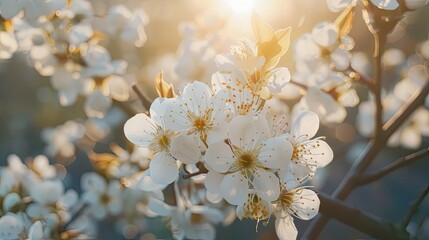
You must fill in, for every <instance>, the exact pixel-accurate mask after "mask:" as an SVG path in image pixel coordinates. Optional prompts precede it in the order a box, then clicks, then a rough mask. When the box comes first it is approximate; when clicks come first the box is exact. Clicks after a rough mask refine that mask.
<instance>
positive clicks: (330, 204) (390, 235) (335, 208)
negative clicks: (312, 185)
mask: <svg viewBox="0 0 429 240" xmlns="http://www.w3.org/2000/svg"><path fill="white" fill-rule="evenodd" d="M318 196H319V199H320V209H319V211H320V212H321V213H323V214H325V215H328V216H329V217H332V218H334V219H337V220H338V221H340V222H342V223H344V224H347V225H348V226H350V227H353V228H354V229H357V230H359V231H361V232H363V233H366V234H368V235H370V236H373V237H376V238H379V239H408V238H409V233H408V232H407V231H405V229H403V228H401V227H398V226H395V225H394V224H392V223H390V222H388V221H386V220H385V219H381V218H379V217H376V216H373V215H370V214H369V213H365V212H362V211H361V210H359V209H357V208H353V207H350V206H348V205H346V204H345V203H344V202H342V201H340V200H337V199H334V198H331V197H329V196H327V195H325V194H323V193H319V195H318Z"/></svg>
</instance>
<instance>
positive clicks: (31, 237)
mask: <svg viewBox="0 0 429 240" xmlns="http://www.w3.org/2000/svg"><path fill="white" fill-rule="evenodd" d="M28 240H43V228H42V223H41V222H40V221H37V222H35V223H33V224H32V225H31V227H30V230H29V231H28Z"/></svg>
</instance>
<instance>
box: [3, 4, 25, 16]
mask: <svg viewBox="0 0 429 240" xmlns="http://www.w3.org/2000/svg"><path fill="white" fill-rule="evenodd" d="M26 3H27V0H15V1H1V4H0V12H1V16H2V17H3V18H5V19H11V18H13V17H14V16H15V15H17V14H18V13H19V12H20V11H21V10H22V9H23V8H24V6H25V4H26Z"/></svg>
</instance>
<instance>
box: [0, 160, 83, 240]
mask: <svg viewBox="0 0 429 240" xmlns="http://www.w3.org/2000/svg"><path fill="white" fill-rule="evenodd" d="M7 161H8V166H7V167H1V168H0V199H1V200H2V209H1V213H2V214H1V215H2V217H1V218H0V238H1V239H31V240H42V239H58V238H61V239H81V238H82V237H85V236H88V235H87V233H88V232H89V231H90V228H91V224H90V222H88V221H87V219H84V218H82V219H81V221H80V222H74V223H73V224H71V225H69V226H67V225H66V224H65V223H66V222H68V221H69V220H70V219H71V218H72V215H73V212H74V211H75V210H76V209H77V207H78V205H79V201H78V200H79V197H78V194H77V193H76V192H75V191H74V190H67V191H66V190H65V188H64V185H63V182H62V178H63V177H64V176H63V175H62V173H61V171H58V170H57V169H56V167H55V166H54V165H50V164H49V162H48V159H47V158H46V157H45V156H42V155H40V156H37V157H35V158H34V159H31V160H29V161H28V162H27V163H26V164H24V163H23V162H22V161H21V160H20V159H19V157H18V156H16V155H10V156H9V157H8V159H7Z"/></svg>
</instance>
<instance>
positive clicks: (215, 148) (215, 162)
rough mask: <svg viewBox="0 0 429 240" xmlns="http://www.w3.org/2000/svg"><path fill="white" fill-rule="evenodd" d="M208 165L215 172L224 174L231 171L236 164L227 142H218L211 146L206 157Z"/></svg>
mask: <svg viewBox="0 0 429 240" xmlns="http://www.w3.org/2000/svg"><path fill="white" fill-rule="evenodd" d="M205 161H206V163H207V164H208V165H209V166H210V167H212V168H213V169H214V170H215V171H217V172H220V173H224V172H227V171H228V170H229V168H230V167H231V165H232V164H233V162H234V153H233V152H232V150H231V147H230V146H229V145H228V144H226V143H225V142H217V143H213V144H210V145H209V148H208V149H207V151H206V155H205Z"/></svg>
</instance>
